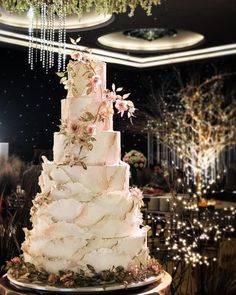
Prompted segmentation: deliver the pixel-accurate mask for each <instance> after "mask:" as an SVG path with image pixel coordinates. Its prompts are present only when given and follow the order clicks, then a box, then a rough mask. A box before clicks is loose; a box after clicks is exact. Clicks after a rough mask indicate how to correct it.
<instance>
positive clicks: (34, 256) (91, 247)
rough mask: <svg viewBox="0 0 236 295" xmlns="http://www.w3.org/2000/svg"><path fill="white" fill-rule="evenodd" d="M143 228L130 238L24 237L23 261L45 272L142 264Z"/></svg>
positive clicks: (145, 256) (144, 255)
mask: <svg viewBox="0 0 236 295" xmlns="http://www.w3.org/2000/svg"><path fill="white" fill-rule="evenodd" d="M146 237H147V232H146V229H145V228H143V229H140V233H139V234H138V235H136V236H133V237H125V238H114V239H98V238H96V239H80V238H79V237H76V236H73V235H71V236H68V237H64V238H53V239H51V238H50V236H48V237H42V236H37V237H28V238H27V239H26V240H25V242H24V243H23V245H22V250H23V252H24V260H25V261H26V262H30V263H32V264H34V265H35V266H36V268H38V269H44V270H46V271H47V272H49V273H56V274H57V273H58V272H59V271H68V270H71V271H74V272H79V270H80V269H82V270H84V271H85V272H88V268H87V265H91V266H92V267H93V268H94V269H95V271H96V272H100V271H102V270H109V269H112V268H113V267H117V266H123V267H124V268H125V269H126V268H127V267H128V266H129V265H130V264H138V265H139V264H141V263H142V264H144V265H145V262H146V261H147V259H148V257H149V256H148V248H147V241H146Z"/></svg>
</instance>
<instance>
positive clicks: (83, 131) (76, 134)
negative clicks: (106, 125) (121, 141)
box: [56, 38, 136, 169]
mask: <svg viewBox="0 0 236 295" xmlns="http://www.w3.org/2000/svg"><path fill="white" fill-rule="evenodd" d="M70 40H71V43H72V44H74V45H75V46H76V47H77V48H78V43H79V41H80V38H78V39H76V40H74V39H72V38H70ZM71 58H72V59H71V60H70V61H69V63H68V66H67V71H66V72H57V73H56V74H57V75H58V76H59V77H60V78H61V80H60V83H61V84H63V85H64V88H65V89H66V90H68V89H70V91H71V94H72V95H73V96H76V95H77V94H78V93H77V89H76V87H75V86H76V85H75V80H74V77H75V75H76V72H75V67H76V66H77V65H78V64H79V63H81V64H83V65H84V66H85V67H86V72H85V73H84V77H85V78H86V79H87V81H88V82H87V85H86V94H87V95H89V94H91V93H99V96H100V101H101V103H100V105H99V108H98V110H97V113H96V114H95V115H94V114H92V113H91V112H85V113H84V114H83V115H82V116H81V117H80V118H78V119H77V120H71V121H67V120H61V125H60V126H59V127H60V133H62V134H64V135H66V136H67V139H68V143H67V144H68V145H73V144H80V145H81V150H80V153H79V155H71V153H69V154H68V155H66V157H65V160H64V163H63V164H70V165H75V164H80V165H82V166H83V167H84V168H85V169H86V164H85V162H84V158H81V157H80V154H81V151H82V149H83V148H87V149H88V150H92V149H93V142H94V141H95V138H94V135H95V134H96V125H97V124H98V123H99V122H105V121H106V120H108V119H109V117H110V116H112V115H113V114H114V109H116V111H117V113H118V114H120V115H121V117H123V115H124V113H125V112H127V116H128V118H129V119H130V120H131V123H132V117H134V112H135V110H136V109H135V107H134V104H133V102H132V101H131V100H127V98H128V97H129V96H130V93H125V94H121V92H122V90H123V87H116V85H115V84H114V83H113V84H112V90H109V89H103V88H102V81H101V77H100V75H99V74H98V73H96V70H95V67H94V66H93V59H92V56H91V50H90V49H86V50H85V51H81V50H79V48H78V50H76V51H74V52H73V53H72V54H71Z"/></svg>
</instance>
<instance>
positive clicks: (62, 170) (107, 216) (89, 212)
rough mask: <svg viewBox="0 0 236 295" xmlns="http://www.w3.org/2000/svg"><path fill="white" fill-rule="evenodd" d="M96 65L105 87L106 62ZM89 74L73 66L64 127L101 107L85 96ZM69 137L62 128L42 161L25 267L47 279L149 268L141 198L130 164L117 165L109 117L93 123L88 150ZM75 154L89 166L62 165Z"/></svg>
mask: <svg viewBox="0 0 236 295" xmlns="http://www.w3.org/2000/svg"><path fill="white" fill-rule="evenodd" d="M92 66H93V67H94V69H96V74H98V75H100V76H101V79H102V88H105V86H106V85H105V84H106V80H105V64H104V63H101V62H97V63H96V62H93V63H92ZM86 70H87V67H86V66H85V65H84V64H83V63H82V64H81V63H79V62H77V61H72V62H70V63H69V66H68V78H69V80H70V83H68V95H67V98H66V99H64V100H62V103H61V107H62V112H61V118H62V122H64V123H65V124H67V123H68V122H71V121H73V120H75V121H76V122H77V123H78V122H79V123H78V124H81V123H80V122H81V121H80V118H81V117H82V116H83V115H84V114H85V113H86V112H89V113H92V114H93V115H94V116H95V115H96V114H97V112H98V109H99V108H100V105H101V102H102V97H101V96H99V93H94V92H93V93H91V94H89V95H87V93H86V87H87V85H88V84H87V83H88V77H87V78H86ZM98 92H99V91H98ZM100 94H101V93H100ZM109 113H110V112H109ZM66 132H68V131H67V129H66V128H65V129H63V130H62V131H61V132H57V133H55V134H54V147H53V153H54V161H53V162H49V161H47V160H46V159H44V163H43V165H42V168H43V170H42V173H41V175H40V177H39V185H40V187H41V192H40V193H39V194H38V195H37V196H36V197H35V199H34V201H33V207H32V208H31V221H32V225H33V227H32V230H27V229H25V241H24V243H23V244H22V250H23V255H24V259H25V261H26V262H31V263H33V264H34V265H35V266H36V267H37V268H38V269H44V270H46V271H48V272H50V273H58V272H59V271H75V272H77V271H79V270H80V269H83V270H84V271H85V273H86V274H87V273H88V275H89V270H88V267H87V265H88V264H89V265H91V266H93V267H94V269H95V270H96V271H103V270H109V269H111V268H112V267H117V266H123V267H124V268H127V267H128V266H129V265H130V264H132V263H137V264H140V263H141V264H145V263H146V261H147V259H148V248H147V228H146V227H142V226H141V224H142V214H141V213H140V208H141V206H142V200H141V195H140V193H139V192H138V191H137V190H135V189H133V190H130V189H129V165H128V164H126V163H124V162H122V161H120V133H119V132H115V131H113V130H112V115H110V116H109V119H107V120H105V121H104V122H100V123H98V124H96V132H95V134H94V135H93V137H94V138H95V141H93V142H92V144H93V149H92V150H91V151H89V150H88V149H87V148H86V147H85V146H83V148H82V149H81V146H80V144H79V140H74V141H70V140H69V141H68V138H69V139H70V137H69V136H68V134H67V133H66ZM88 148H89V147H88ZM78 154H79V155H80V157H82V158H84V163H86V166H84V167H83V166H82V165H80V164H82V163H81V162H73V163H72V164H71V165H66V164H64V163H65V161H64V158H65V157H67V156H68V155H69V156H72V158H73V156H74V155H75V156H76V155H78ZM67 163H68V162H67ZM85 168H86V169H85Z"/></svg>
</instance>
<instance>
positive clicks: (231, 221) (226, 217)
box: [147, 196, 236, 267]
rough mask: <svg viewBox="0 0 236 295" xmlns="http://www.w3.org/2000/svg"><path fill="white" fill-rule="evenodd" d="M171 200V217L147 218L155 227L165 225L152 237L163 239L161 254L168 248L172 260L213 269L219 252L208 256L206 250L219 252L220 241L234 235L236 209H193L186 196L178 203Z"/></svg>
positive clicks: (177, 199) (193, 206) (178, 198)
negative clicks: (210, 249) (161, 223)
mask: <svg viewBox="0 0 236 295" xmlns="http://www.w3.org/2000/svg"><path fill="white" fill-rule="evenodd" d="M167 201H168V202H169V203H170V215H169V218H166V217H163V216H158V214H155V213H149V214H148V216H147V223H148V224H151V223H153V224H154V225H155V227H156V226H157V225H158V224H159V223H160V222H164V223H165V227H164V228H161V229H159V230H158V229H157V228H155V229H154V230H155V231H156V230H157V232H155V233H154V235H153V236H152V237H153V238H154V239H155V238H160V239H163V243H164V244H161V245H162V248H160V247H159V246H157V247H156V248H155V250H157V253H158V251H160V250H163V246H164V248H165V251H166V252H167V254H166V258H167V259H168V260H172V261H176V262H178V261H182V262H183V261H184V262H185V263H186V264H187V265H188V264H189V265H191V266H192V267H196V266H197V265H206V266H209V265H210V263H211V262H216V261H217V251H215V252H214V253H211V255H208V254H207V253H205V252H207V251H206V249H207V247H209V246H210V247H211V248H212V247H213V246H215V248H216V249H217V246H218V244H219V242H221V241H223V240H225V239H228V240H230V239H231V238H232V236H234V234H235V223H236V208H235V207H232V206H231V207H224V208H222V209H221V210H217V209H214V206H213V205H212V206H208V207H205V208H201V207H199V206H197V204H195V205H191V206H190V205H189V202H188V201H187V200H186V196H185V197H183V196H177V197H176V198H174V200H173V199H172V198H170V199H167ZM176 208H178V210H177V209H176ZM179 208H181V210H180V209H179ZM160 213H161V212H159V214H160ZM152 229H153V227H152Z"/></svg>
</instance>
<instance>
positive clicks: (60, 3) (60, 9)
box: [57, 0, 63, 72]
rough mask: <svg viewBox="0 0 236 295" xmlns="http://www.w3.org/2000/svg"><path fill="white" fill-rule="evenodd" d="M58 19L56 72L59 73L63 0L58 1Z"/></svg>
mask: <svg viewBox="0 0 236 295" xmlns="http://www.w3.org/2000/svg"><path fill="white" fill-rule="evenodd" d="M58 18H59V26H58V60H57V61H58V72H60V70H61V67H62V48H63V44H62V41H63V40H62V39H63V0H60V1H59V9H58Z"/></svg>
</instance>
